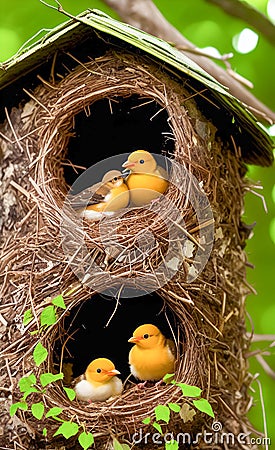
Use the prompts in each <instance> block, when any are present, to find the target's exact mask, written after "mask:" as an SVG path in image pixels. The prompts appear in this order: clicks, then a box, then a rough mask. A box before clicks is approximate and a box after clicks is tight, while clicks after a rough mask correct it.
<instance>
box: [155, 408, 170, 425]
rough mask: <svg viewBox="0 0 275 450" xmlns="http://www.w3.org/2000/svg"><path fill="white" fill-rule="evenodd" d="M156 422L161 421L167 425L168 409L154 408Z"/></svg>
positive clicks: (168, 418)
mask: <svg viewBox="0 0 275 450" xmlns="http://www.w3.org/2000/svg"><path fill="white" fill-rule="evenodd" d="M155 415H156V420H163V421H164V422H166V423H168V422H169V420H170V409H169V408H168V406H165V405H158V406H156V407H155Z"/></svg>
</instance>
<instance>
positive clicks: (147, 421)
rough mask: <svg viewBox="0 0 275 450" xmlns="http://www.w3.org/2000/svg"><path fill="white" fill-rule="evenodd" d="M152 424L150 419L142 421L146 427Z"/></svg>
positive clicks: (146, 418)
mask: <svg viewBox="0 0 275 450" xmlns="http://www.w3.org/2000/svg"><path fill="white" fill-rule="evenodd" d="M150 422H151V418H150V417H145V419H143V421H142V423H144V424H145V425H149V423H150Z"/></svg>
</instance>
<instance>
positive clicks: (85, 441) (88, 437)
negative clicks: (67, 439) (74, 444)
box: [78, 431, 94, 450]
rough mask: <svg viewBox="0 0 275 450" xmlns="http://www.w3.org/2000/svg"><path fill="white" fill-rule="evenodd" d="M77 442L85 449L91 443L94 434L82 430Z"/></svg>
mask: <svg viewBox="0 0 275 450" xmlns="http://www.w3.org/2000/svg"><path fill="white" fill-rule="evenodd" d="M78 442H79V443H80V445H81V447H82V448H84V450H87V448H89V447H91V445H93V443H94V436H93V435H92V433H86V432H85V431H83V433H81V434H80V435H79V436H78Z"/></svg>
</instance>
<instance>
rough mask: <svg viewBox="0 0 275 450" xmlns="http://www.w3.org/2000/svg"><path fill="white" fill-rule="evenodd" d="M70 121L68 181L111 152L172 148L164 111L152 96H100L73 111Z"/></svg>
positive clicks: (116, 153)
mask: <svg viewBox="0 0 275 450" xmlns="http://www.w3.org/2000/svg"><path fill="white" fill-rule="evenodd" d="M73 122H74V126H73V133H74V134H73V137H72V138H71V139H70V141H69V143H68V149H67V153H66V158H67V160H68V161H65V165H64V176H65V180H66V182H67V183H68V184H70V185H72V184H73V183H74V181H75V180H76V178H77V177H78V176H79V174H80V173H81V172H82V171H83V170H84V168H86V169H87V168H88V167H90V166H92V165H93V164H95V163H97V162H99V161H102V160H104V159H106V158H109V157H111V156H114V155H118V154H121V153H130V152H132V151H134V150H138V149H146V150H148V151H150V152H153V153H159V154H161V153H163V151H164V150H165V151H166V152H172V151H173V149H174V136H173V134H172V132H171V128H170V126H169V124H168V114H167V111H166V109H164V108H163V107H161V106H160V105H159V104H158V103H157V102H156V101H155V100H154V99H153V98H152V97H151V98H150V97H143V96H141V95H137V94H134V95H130V96H128V97H122V96H119V97H110V98H103V99H101V100H98V101H96V102H94V103H92V104H90V105H89V106H88V107H86V108H85V109H84V110H82V111H80V112H79V113H78V114H76V115H75V117H74V120H73ZM122 162H123V161H122ZM72 166H73V167H72ZM118 169H119V168H118Z"/></svg>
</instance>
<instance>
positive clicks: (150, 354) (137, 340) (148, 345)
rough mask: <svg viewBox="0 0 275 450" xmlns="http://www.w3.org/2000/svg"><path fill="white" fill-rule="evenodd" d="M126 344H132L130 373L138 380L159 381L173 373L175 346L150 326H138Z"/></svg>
mask: <svg viewBox="0 0 275 450" xmlns="http://www.w3.org/2000/svg"><path fill="white" fill-rule="evenodd" d="M128 342H131V343H134V344H135V345H134V347H133V348H132V349H131V350H130V353H129V364H130V370H131V373H132V374H133V375H134V377H136V378H138V379H139V380H143V381H147V380H151V381H154V380H161V379H162V378H163V377H164V375H165V374H167V373H174V365H175V345H174V342H173V341H171V340H170V339H166V338H165V337H164V336H163V334H162V333H161V332H160V330H159V329H158V328H157V327H156V326H155V325H152V324H145V325H141V326H139V327H138V328H137V329H136V330H135V331H134V334H133V336H132V337H131V338H130V339H129V341H128Z"/></svg>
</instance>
